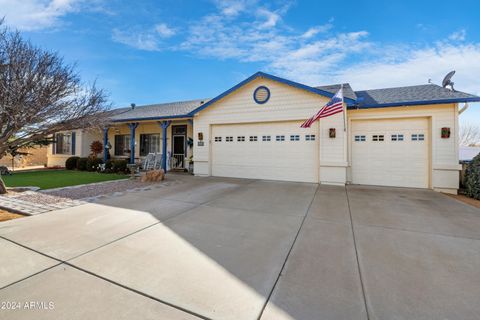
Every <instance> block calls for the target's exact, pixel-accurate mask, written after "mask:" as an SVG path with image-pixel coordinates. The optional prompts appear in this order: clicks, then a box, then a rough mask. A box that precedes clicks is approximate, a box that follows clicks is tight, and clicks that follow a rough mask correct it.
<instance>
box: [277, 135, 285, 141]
mask: <svg viewBox="0 0 480 320" xmlns="http://www.w3.org/2000/svg"><path fill="white" fill-rule="evenodd" d="M275 140H277V141H285V136H276V137H275Z"/></svg>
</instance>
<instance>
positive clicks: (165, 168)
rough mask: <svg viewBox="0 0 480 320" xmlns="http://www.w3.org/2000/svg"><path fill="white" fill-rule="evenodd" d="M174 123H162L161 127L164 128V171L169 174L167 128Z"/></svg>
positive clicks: (167, 121) (168, 121)
mask: <svg viewBox="0 0 480 320" xmlns="http://www.w3.org/2000/svg"><path fill="white" fill-rule="evenodd" d="M171 123H172V121H170V120H166V121H160V122H159V124H160V127H162V169H163V171H164V172H165V173H166V172H167V128H168V127H169V126H170V124H171Z"/></svg>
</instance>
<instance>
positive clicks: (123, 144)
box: [115, 134, 130, 156]
mask: <svg viewBox="0 0 480 320" xmlns="http://www.w3.org/2000/svg"><path fill="white" fill-rule="evenodd" d="M115 155H116V156H129V155H130V135H128V134H118V135H115Z"/></svg>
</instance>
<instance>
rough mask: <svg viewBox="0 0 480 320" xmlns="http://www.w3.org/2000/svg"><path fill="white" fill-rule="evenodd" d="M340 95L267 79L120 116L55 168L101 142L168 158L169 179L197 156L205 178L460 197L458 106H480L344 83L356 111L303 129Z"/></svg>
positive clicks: (58, 153)
mask: <svg viewBox="0 0 480 320" xmlns="http://www.w3.org/2000/svg"><path fill="white" fill-rule="evenodd" d="M339 88H340V84H336V85H329V86H319V87H311V86H307V85H304V84H301V83H297V82H293V81H290V80H287V79H283V78H279V77H276V76H272V75H269V74H266V73H263V72H258V73H255V74H254V75H252V76H251V77H249V78H248V79H246V80H244V81H242V82H240V83H239V84H237V85H236V86H234V87H232V88H231V89H229V90H227V91H225V92H223V93H221V94H220V95H218V96H217V97H215V98H213V99H200V100H193V101H182V102H173V103H165V104H155V105H146V106H137V107H131V108H123V109H118V110H116V112H115V113H114V114H113V115H112V116H111V121H112V122H111V123H112V124H111V126H110V127H109V128H105V130H104V132H102V133H97V134H96V135H95V134H93V133H91V132H89V131H87V130H75V131H74V132H67V133H59V134H58V135H57V143H56V144H54V145H53V147H52V148H50V149H51V150H50V151H49V155H48V157H49V161H48V164H49V166H52V165H64V163H65V159H66V158H67V157H69V156H71V155H72V154H75V155H79V156H87V155H88V154H89V148H88V146H89V143H91V141H93V140H94V139H97V140H100V141H102V142H103V143H104V145H105V146H111V148H110V149H109V150H110V154H111V156H112V157H119V158H121V157H125V158H128V159H130V161H138V160H139V159H141V158H142V157H144V156H146V155H147V154H148V153H151V152H158V153H161V154H162V158H163V159H164V161H163V166H164V167H165V169H168V170H170V169H176V168H180V169H183V168H186V167H187V165H188V164H187V162H188V159H190V158H191V157H193V161H194V173H195V175H199V176H220V177H238V178H253V179H269V180H283V181H297V182H311V183H322V184H334V185H345V184H349V183H351V184H365V185H380V186H396V187H412V188H428V189H433V190H436V191H443V192H451V193H456V192H457V189H458V180H459V179H458V177H459V170H460V165H459V156H458V155H459V149H458V148H459V146H458V129H459V124H458V111H459V104H460V103H466V102H473V101H480V97H478V96H475V95H472V94H468V93H464V92H460V91H453V90H450V89H447V88H444V87H441V86H438V85H435V84H424V85H416V86H408V87H397V88H386V89H374V90H364V91H354V90H353V89H352V88H351V86H350V85H349V84H348V83H345V84H343V92H344V106H345V108H346V110H347V111H346V112H345V113H343V112H342V113H338V114H335V115H333V116H330V117H327V118H322V119H321V120H320V121H317V122H315V123H314V124H313V125H312V126H311V127H310V128H308V129H304V128H301V127H300V125H301V124H302V122H303V121H305V120H306V119H308V118H309V117H311V116H312V115H313V114H315V113H316V112H317V111H318V110H319V109H320V108H321V107H322V106H324V105H325V104H326V103H327V102H328V101H329V100H330V99H331V98H332V96H333V95H334V94H335V93H336V92H337V91H338V89H339Z"/></svg>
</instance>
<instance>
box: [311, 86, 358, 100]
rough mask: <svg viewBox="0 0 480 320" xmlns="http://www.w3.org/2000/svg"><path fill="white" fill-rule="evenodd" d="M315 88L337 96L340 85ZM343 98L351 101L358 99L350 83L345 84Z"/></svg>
mask: <svg viewBox="0 0 480 320" xmlns="http://www.w3.org/2000/svg"><path fill="white" fill-rule="evenodd" d="M315 88H316V89H320V90H323V91H327V92H330V93H333V94H335V93H337V91H338V90H339V89H340V84H331V85H328V86H318V87H315ZM343 96H344V97H345V98H350V99H353V100H356V99H357V95H356V94H355V92H354V91H353V89H352V87H351V86H350V84H349V83H344V84H343Z"/></svg>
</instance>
